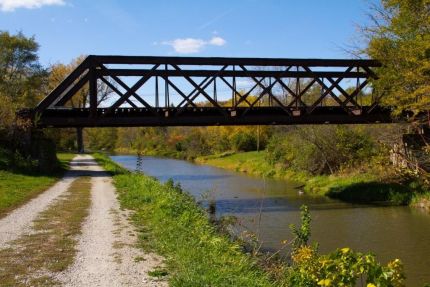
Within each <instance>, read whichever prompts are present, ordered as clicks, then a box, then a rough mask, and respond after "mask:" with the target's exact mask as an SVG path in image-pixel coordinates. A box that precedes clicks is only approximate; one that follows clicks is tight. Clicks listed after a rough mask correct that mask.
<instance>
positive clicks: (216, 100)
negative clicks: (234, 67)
mask: <svg viewBox="0 0 430 287" xmlns="http://www.w3.org/2000/svg"><path fill="white" fill-rule="evenodd" d="M214 101H215V102H217V103H218V96H217V90H216V78H215V79H214Z"/></svg>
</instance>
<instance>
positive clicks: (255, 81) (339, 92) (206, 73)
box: [21, 56, 391, 127]
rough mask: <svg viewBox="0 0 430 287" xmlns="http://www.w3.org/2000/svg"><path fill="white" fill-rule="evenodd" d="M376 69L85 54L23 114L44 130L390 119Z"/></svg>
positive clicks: (349, 63) (332, 63) (352, 64)
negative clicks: (376, 85) (374, 85)
mask: <svg viewBox="0 0 430 287" xmlns="http://www.w3.org/2000/svg"><path fill="white" fill-rule="evenodd" d="M377 67H380V63H379V62H377V61H374V60H339V59H337V60H328V59H324V60H323V59H273V58H271V59H267V58H202V57H143V56H142V57H141V56H88V57H87V58H86V59H85V60H84V61H83V62H82V63H81V64H80V65H79V66H78V67H77V68H76V69H75V70H74V71H73V72H72V73H71V74H70V75H69V76H68V77H67V78H65V79H64V80H63V82H61V83H60V84H59V85H58V87H56V88H55V89H54V90H53V91H52V92H51V93H50V94H49V95H47V97H46V98H45V99H43V100H42V101H41V102H40V103H39V104H38V105H37V107H35V108H34V109H31V110H25V111H22V112H21V115H23V116H27V117H31V118H32V119H33V121H34V123H35V124H36V125H37V126H40V127H118V126H203V125H272V124H274V125H275V124H277V125H288V124H324V123H333V124H354V123H375V122H391V117H390V110H389V109H385V108H382V107H381V106H380V105H379V102H380V99H379V98H376V97H374V96H372V93H370V84H371V81H373V80H377V76H376V74H375V72H374V68H377ZM77 97H80V99H78V101H76V98H77ZM74 99H75V100H74ZM77 102H78V103H79V104H76V103H77Z"/></svg>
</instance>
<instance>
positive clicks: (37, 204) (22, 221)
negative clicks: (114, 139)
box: [0, 155, 91, 248]
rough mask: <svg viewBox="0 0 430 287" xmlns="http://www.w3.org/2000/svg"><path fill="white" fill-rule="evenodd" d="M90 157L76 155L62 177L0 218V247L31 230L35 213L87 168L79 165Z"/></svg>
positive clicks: (63, 190)
mask: <svg viewBox="0 0 430 287" xmlns="http://www.w3.org/2000/svg"><path fill="white" fill-rule="evenodd" d="M88 159H91V157H89V156H85V155H78V156H76V157H75V158H74V159H73V160H72V161H71V163H70V169H71V170H69V171H67V172H66V174H65V175H64V178H63V179H62V180H60V181H59V182H57V183H56V184H55V185H53V186H52V187H51V188H49V189H48V190H47V191H45V192H44V193H41V194H40V195H39V196H37V197H36V198H33V199H32V200H30V201H29V202H28V203H27V204H24V205H23V206H21V207H19V208H17V209H15V210H14V211H12V212H11V213H9V214H8V215H7V216H5V217H3V218H2V219H0V248H3V247H6V246H7V243H8V242H10V241H12V240H15V239H17V238H18V237H19V236H20V235H22V234H26V233H29V232H30V231H31V226H32V222H33V220H34V219H36V217H37V215H38V214H39V213H40V212H41V211H43V210H45V209H46V207H47V206H48V205H49V204H50V203H51V202H52V201H53V200H54V199H55V198H57V197H58V196H59V195H61V194H63V193H64V192H66V191H67V189H68V188H69V186H70V184H71V183H72V182H73V181H74V180H75V179H76V178H77V177H78V176H80V175H82V174H83V173H85V170H86V169H87V168H86V167H85V166H81V165H80V164H81V163H82V162H85V161H86V160H88Z"/></svg>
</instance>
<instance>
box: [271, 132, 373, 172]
mask: <svg viewBox="0 0 430 287" xmlns="http://www.w3.org/2000/svg"><path fill="white" fill-rule="evenodd" d="M267 151H268V154H267V159H268V161H269V162H270V163H271V164H281V165H282V166H284V167H285V168H291V169H293V170H296V171H306V172H309V173H311V174H331V173H334V172H336V171H338V170H340V169H342V168H344V167H351V166H354V165H357V164H361V163H362V162H367V161H368V160H369V158H370V157H372V156H374V155H376V154H377V148H376V145H375V143H374V142H373V140H372V139H371V138H370V136H369V135H367V134H366V133H364V132H363V131H361V130H360V129H358V128H355V127H354V128H351V127H346V126H311V127H304V128H297V129H295V130H293V131H290V132H287V133H285V134H278V135H276V136H273V137H272V138H271V139H270V140H269V143H268V146H267Z"/></svg>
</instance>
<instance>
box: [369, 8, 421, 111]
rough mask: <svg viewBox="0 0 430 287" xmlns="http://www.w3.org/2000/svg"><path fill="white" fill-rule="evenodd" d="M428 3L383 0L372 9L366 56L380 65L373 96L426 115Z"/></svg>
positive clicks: (403, 108) (388, 103)
mask: <svg viewBox="0 0 430 287" xmlns="http://www.w3.org/2000/svg"><path fill="white" fill-rule="evenodd" d="M429 5H430V4H429V1H428V0H382V1H381V5H380V6H375V7H373V8H374V9H373V15H372V20H373V21H374V23H373V25H372V26H369V27H366V28H365V29H364V32H365V36H366V37H367V38H368V39H369V45H368V48H367V51H366V52H367V54H368V55H369V56H370V57H372V58H375V59H379V60H380V61H382V63H383V67H382V68H379V69H378V70H377V73H378V76H379V78H380V79H379V80H378V81H375V82H374V87H375V94H377V95H378V96H379V95H384V97H383V102H384V103H385V104H387V105H390V106H393V107H395V108H396V110H395V112H396V113H401V112H402V111H403V110H410V111H414V112H415V113H416V114H417V113H419V112H423V111H424V112H426V111H427V110H428V109H429V106H430V10H429Z"/></svg>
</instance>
